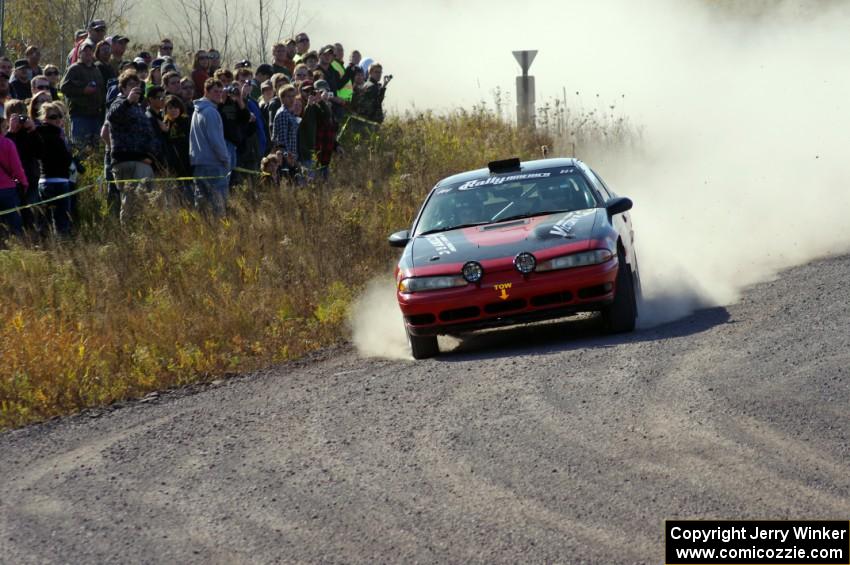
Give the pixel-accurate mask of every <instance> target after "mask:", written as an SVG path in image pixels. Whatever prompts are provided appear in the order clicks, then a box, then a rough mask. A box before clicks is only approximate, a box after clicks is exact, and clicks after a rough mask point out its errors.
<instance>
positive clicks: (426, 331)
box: [397, 257, 618, 335]
mask: <svg viewBox="0 0 850 565" xmlns="http://www.w3.org/2000/svg"><path fill="white" fill-rule="evenodd" d="M617 269H618V262H617V258H616V257H614V258H613V259H611V260H610V261H607V262H605V263H602V264H600V265H592V266H589V267H578V268H574V269H563V270H559V271H550V272H545V273H531V274H529V275H527V276H523V275H522V274H521V273H519V272H517V271H516V270H515V269H511V270H503V271H498V272H487V273H485V275H484V277H483V278H482V280H481V281H480V282H478V283H476V284H469V285H467V286H464V287H459V288H452V289H446V290H435V291H430V292H417V293H411V294H402V293H400V292H399V293H397V296H398V302H399V306H400V307H401V311H402V314H403V315H404V323H405V325H406V326H407V328H408V330H409V331H410V333H411V334H413V335H436V334H453V333H461V332H465V331H471V330H476V329H484V328H493V327H499V326H507V325H513V324H519V323H525V322H532V321H539V320H549V319H554V318H562V317H564V316H569V315H571V314H574V313H576V312H588V311H598V310H601V309H603V308H604V307H605V306H606V305H608V304H610V303H611V301H612V300H613V299H614V293H615V292H616V288H615V284H616V283H615V281H616V278H617Z"/></svg>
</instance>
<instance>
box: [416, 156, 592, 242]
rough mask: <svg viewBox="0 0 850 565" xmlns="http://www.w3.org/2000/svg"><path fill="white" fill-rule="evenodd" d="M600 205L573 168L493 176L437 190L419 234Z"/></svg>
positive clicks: (430, 201)
mask: <svg viewBox="0 0 850 565" xmlns="http://www.w3.org/2000/svg"><path fill="white" fill-rule="evenodd" d="M596 206H597V204H596V199H595V198H594V196H593V192H592V191H591V190H590V187H589V186H588V185H587V181H586V180H585V178H584V176H582V175H581V173H579V172H578V171H577V170H576V169H575V168H574V167H569V168H566V169H552V170H546V171H536V172H529V173H509V174H501V175H493V176H490V177H486V178H481V179H477V180H473V181H465V182H458V183H454V184H450V185H446V186H440V187H439V188H437V189H436V190H435V191H434V194H433V195H432V196H431V198H430V200H428V204H427V205H426V206H425V209H424V210H423V211H422V216H421V218H420V220H419V223H418V224H417V226H416V233H415V235H417V236H418V235H424V234H427V233H435V232H440V231H448V230H452V229H458V228H461V227H469V226H476V225H483V224H491V223H496V222H504V221H508V220H513V219H517V218H528V217H531V216H541V215H544V214H548V213H553V212H567V211H573V210H585V209H587V208H595V207H596Z"/></svg>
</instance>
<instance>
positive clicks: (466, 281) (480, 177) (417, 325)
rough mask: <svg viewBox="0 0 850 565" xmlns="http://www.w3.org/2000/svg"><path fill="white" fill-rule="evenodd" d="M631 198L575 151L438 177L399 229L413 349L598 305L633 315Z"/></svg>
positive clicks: (402, 291) (611, 315) (420, 353)
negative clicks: (409, 222) (444, 337)
mask: <svg viewBox="0 0 850 565" xmlns="http://www.w3.org/2000/svg"><path fill="white" fill-rule="evenodd" d="M631 208H632V201H631V200H629V199H628V198H623V197H620V196H617V195H616V194H615V193H614V192H613V191H611V189H609V188H608V187H607V186H606V185H605V183H604V182H603V181H602V179H601V178H600V177H599V176H598V175H597V174H596V173H594V172H593V170H591V169H590V167H588V166H587V165H585V164H584V163H582V162H581V161H579V160H577V159H544V160H539V161H526V162H520V160H519V159H507V160H504V161H495V162H492V163H490V164H489V166H488V168H487V169H479V170H476V171H471V172H467V173H461V174H459V175H454V176H451V177H449V178H446V179H444V180H442V181H440V182H439V183H438V184H437V185H436V186H435V187H434V188H433V189H432V190H431V192H430V194H429V195H428V197H427V198H426V199H425V203H424V204H423V205H422V208H421V209H420V210H419V214H418V215H417V216H416V219H415V220H414V222H413V227H412V228H411V229H410V230H409V231H408V230H404V231H400V232H396V233H394V234H393V235H391V236H390V238H389V243H390V245H392V246H394V247H404V253H403V254H402V256H401V260H400V261H399V264H398V267H397V268H396V282H397V283H398V286H397V296H398V303H399V306H400V307H401V311H402V313H403V315H404V325H405V330H406V331H407V336H408V341H409V342H410V348H411V351H412V353H413V357H414V358H416V359H423V358H427V357H433V356H434V355H437V354H438V353H439V346H438V345H437V335H440V334H458V333H463V332H468V331H472V330H477V329H482V328H492V327H497V326H506V325H512V324H519V323H525V322H531V321H536V320H546V319H553V318H561V317H565V316H569V315H572V314H575V313H576V312H588V311H598V312H601V315H602V318H603V321H604V323H605V325H606V327H607V328H608V329H609V330H610V331H611V332H628V331H631V330H633V329H634V327H635V318H636V317H637V303H638V296H639V295H640V275H639V273H638V263H637V256H636V255H635V249H634V231H633V229H632V221H631V218H630V217H629V214H628V211H629V210H630V209H631Z"/></svg>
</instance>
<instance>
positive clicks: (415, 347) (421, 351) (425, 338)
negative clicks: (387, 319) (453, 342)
mask: <svg viewBox="0 0 850 565" xmlns="http://www.w3.org/2000/svg"><path fill="white" fill-rule="evenodd" d="M404 330H405V331H406V332H407V343H409V344H410V352H411V353H412V354H413V358H414V359H428V358H429V357H435V356H437V355H439V353H440V346H439V345H438V344H437V336H435V335H413V334H412V333H410V330H408V329H407V328H405V329H404Z"/></svg>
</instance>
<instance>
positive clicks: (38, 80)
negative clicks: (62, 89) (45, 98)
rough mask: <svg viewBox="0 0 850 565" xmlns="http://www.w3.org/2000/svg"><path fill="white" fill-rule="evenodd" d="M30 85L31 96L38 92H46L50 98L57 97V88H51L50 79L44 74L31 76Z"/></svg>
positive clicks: (54, 98)
mask: <svg viewBox="0 0 850 565" xmlns="http://www.w3.org/2000/svg"><path fill="white" fill-rule="evenodd" d="M30 87H31V88H32V95H33V97H35V96H36V95H37V94H38V93H40V92H46V93H47V94H49V95H50V99H51V100H56V99H57V98H58V96H57V94H58V93H57V90H56V89H55V88H53V85H52V84H50V79H49V78H47V76H46V75H38V76H36V77H33V79H32V81H30ZM30 115H32V114H30ZM35 115H38V114H35Z"/></svg>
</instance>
